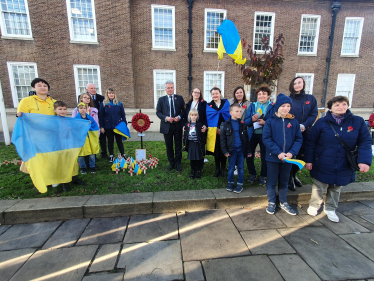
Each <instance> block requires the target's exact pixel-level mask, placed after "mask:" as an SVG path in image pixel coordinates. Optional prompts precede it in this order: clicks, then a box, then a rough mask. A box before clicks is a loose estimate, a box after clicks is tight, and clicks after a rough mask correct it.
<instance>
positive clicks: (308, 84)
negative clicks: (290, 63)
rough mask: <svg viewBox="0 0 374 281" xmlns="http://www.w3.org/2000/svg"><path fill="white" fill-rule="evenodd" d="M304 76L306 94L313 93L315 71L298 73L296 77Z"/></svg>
mask: <svg viewBox="0 0 374 281" xmlns="http://www.w3.org/2000/svg"><path fill="white" fill-rule="evenodd" d="M298 76H300V77H303V79H304V81H305V94H307V95H313V83H314V73H296V76H295V77H298Z"/></svg>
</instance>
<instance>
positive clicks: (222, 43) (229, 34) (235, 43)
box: [217, 20, 247, 64]
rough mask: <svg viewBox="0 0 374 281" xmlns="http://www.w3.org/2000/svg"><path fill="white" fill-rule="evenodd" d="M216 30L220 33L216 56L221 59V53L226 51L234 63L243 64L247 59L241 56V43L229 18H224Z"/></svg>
mask: <svg viewBox="0 0 374 281" xmlns="http://www.w3.org/2000/svg"><path fill="white" fill-rule="evenodd" d="M217 32H218V33H219V34H220V35H221V36H220V39H219V44H218V50H217V54H218V58H219V59H220V60H221V59H222V58H223V54H224V53H227V54H228V55H229V56H230V57H232V58H233V59H234V60H235V63H236V64H245V62H246V60H247V59H245V58H244V59H243V58H242V56H243V50H242V43H241V41H240V36H239V32H238V30H237V29H236V26H235V24H234V23H233V22H232V21H231V20H224V21H223V22H222V24H221V25H220V26H219V27H218V28H217Z"/></svg>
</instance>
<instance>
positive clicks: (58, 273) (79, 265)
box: [12, 245, 98, 281]
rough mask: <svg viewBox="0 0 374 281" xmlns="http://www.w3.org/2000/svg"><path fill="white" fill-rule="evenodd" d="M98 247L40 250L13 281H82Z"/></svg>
mask: <svg viewBox="0 0 374 281" xmlns="http://www.w3.org/2000/svg"><path fill="white" fill-rule="evenodd" d="M97 247H98V246H95V245H91V246H83V247H72V248H61V249H54V250H40V251H37V252H36V253H35V254H33V255H32V256H31V258H30V259H29V260H28V261H27V262H26V263H25V265H24V266H22V268H21V269H20V270H19V271H18V272H17V273H16V274H15V275H14V276H13V278H12V281H25V280H53V281H60V280H61V281H62V280H64V281H65V280H69V281H78V280H79V281H80V280H82V278H83V276H84V274H85V272H86V270H87V267H88V266H89V264H90V261H91V260H92V258H93V256H94V255H95V252H96V250H97Z"/></svg>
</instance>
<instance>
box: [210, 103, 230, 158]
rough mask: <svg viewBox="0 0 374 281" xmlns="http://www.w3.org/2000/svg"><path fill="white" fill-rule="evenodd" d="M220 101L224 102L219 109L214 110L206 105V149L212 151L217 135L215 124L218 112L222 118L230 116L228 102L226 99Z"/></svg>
mask: <svg viewBox="0 0 374 281" xmlns="http://www.w3.org/2000/svg"><path fill="white" fill-rule="evenodd" d="M221 102H224V105H223V107H222V108H221V110H215V109H214V108H211V107H210V106H209V105H208V104H207V106H206V119H207V122H208V133H207V139H206V150H207V151H210V152H214V149H215V146H216V137H217V129H218V128H217V125H218V121H219V114H220V113H221V114H222V116H223V118H224V119H225V121H226V120H228V119H229V118H230V103H229V101H228V100H226V99H223V100H222V101H221Z"/></svg>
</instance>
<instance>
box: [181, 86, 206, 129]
mask: <svg viewBox="0 0 374 281" xmlns="http://www.w3.org/2000/svg"><path fill="white" fill-rule="evenodd" d="M191 108H195V109H197V112H198V113H199V122H200V123H201V124H203V126H205V128H206V127H207V126H208V124H207V122H206V101H205V100H204V99H203V95H202V94H201V91H200V89H199V88H195V89H193V91H192V93H191V97H190V100H189V101H188V102H187V104H186V110H185V111H184V115H183V127H184V126H186V123H187V122H188V113H189V112H190V110H191Z"/></svg>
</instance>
